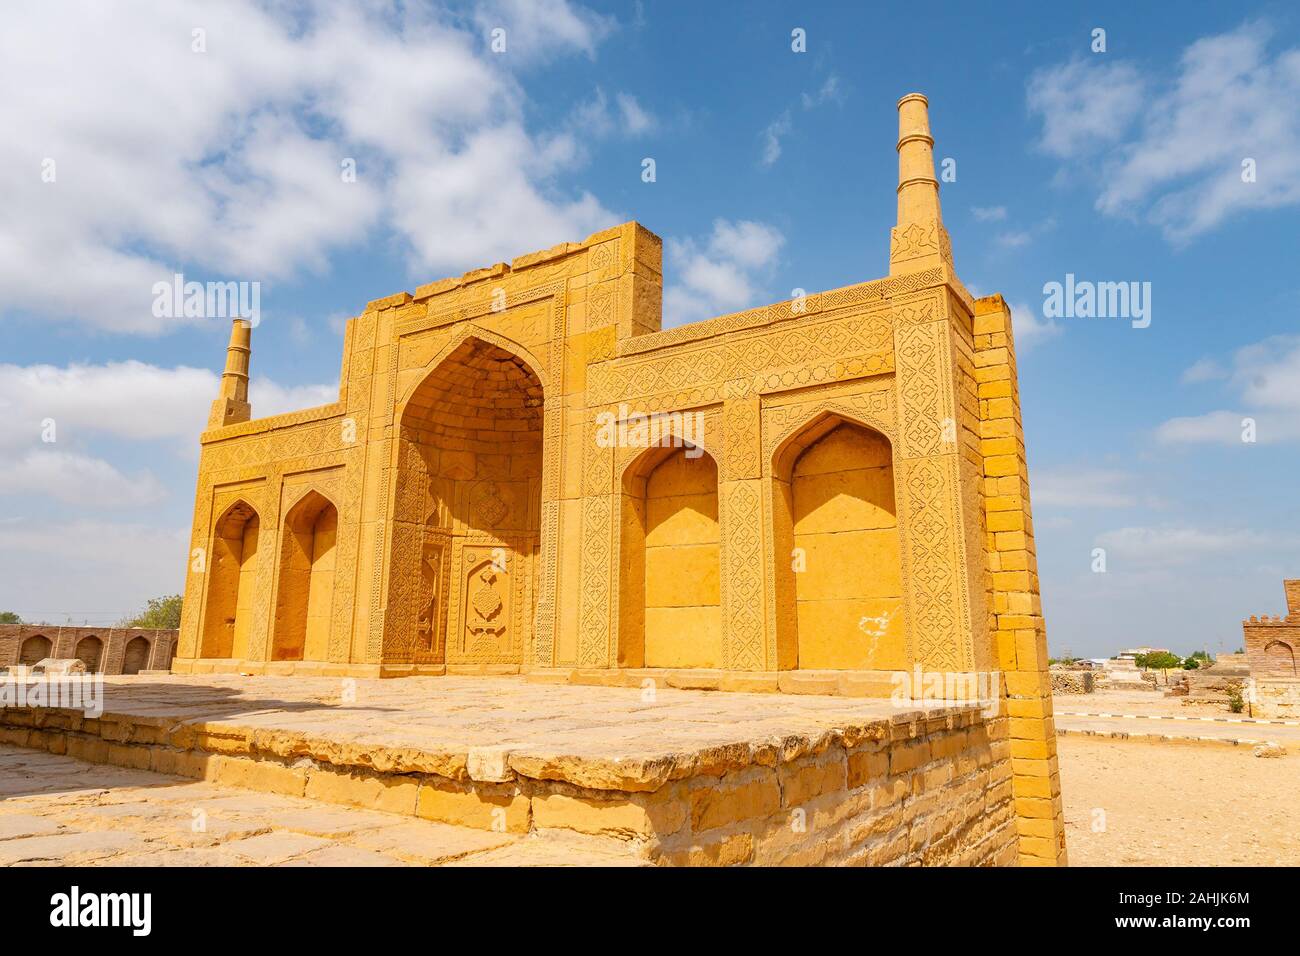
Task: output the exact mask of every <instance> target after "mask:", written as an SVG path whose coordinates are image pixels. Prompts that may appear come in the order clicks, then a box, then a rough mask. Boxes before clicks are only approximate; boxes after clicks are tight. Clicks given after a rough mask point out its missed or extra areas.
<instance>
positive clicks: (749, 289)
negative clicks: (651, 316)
mask: <svg viewBox="0 0 1300 956" xmlns="http://www.w3.org/2000/svg"><path fill="white" fill-rule="evenodd" d="M784 244H785V237H784V236H783V235H782V234H781V233H780V232H779V231H778V230H777V229H775V228H774V227H772V226H769V225H766V224H764V223H760V222H752V221H748V220H741V221H738V222H731V221H728V220H725V219H717V220H715V221H714V223H713V232H712V233H710V235H709V236H708V238H707V239H705V240H703V241H702V242H701V241H697V240H695V239H689V238H688V239H669V240H668V242H667V255H668V263H669V274H668V276H667V278H668V279H670V280H672V281H671V284H670V285H669V286H668V289H667V291H666V292H665V293H664V314H665V317H668V318H666V321H665V323H664V324H665V326H673V325H681V324H683V323H685V322H694V321H697V320H699V319H704V318H709V317H711V316H714V315H717V314H719V313H726V312H732V311H736V310H738V309H741V308H744V307H745V306H747V305H751V304H753V300H754V297H755V296H756V295H757V294H758V290H757V288H756V284H757V280H758V274H759V273H761V272H763V271H764V270H766V269H767V268H768V267H770V266H771V265H772V264H773V263H774V262H775V261H776V258H777V255H778V254H779V253H780V251H781V247H782V246H783V245H784Z"/></svg>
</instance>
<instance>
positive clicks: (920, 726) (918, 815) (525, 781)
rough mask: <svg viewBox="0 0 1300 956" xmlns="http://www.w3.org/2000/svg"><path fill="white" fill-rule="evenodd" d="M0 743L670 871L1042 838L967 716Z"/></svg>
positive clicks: (890, 855)
mask: <svg viewBox="0 0 1300 956" xmlns="http://www.w3.org/2000/svg"><path fill="white" fill-rule="evenodd" d="M0 742H2V743H8V744H14V745H18V746H24V747H32V748H37V749H42V750H48V751H50V752H52V753H59V754H67V755H68V756H72V757H76V758H79V759H83V760H89V761H93V762H97V763H108V764H114V765H118V766H126V767H134V768H138V769H149V770H153V771H156V772H159V773H168V774H175V775H180V776H185V777H190V778H196V779H206V780H211V781H214V782H216V783H218V784H225V785H231V786H238V787H245V788H248V789H252V790H258V791H263V792H272V793H280V794H287V795H291V796H298V797H306V798H308V799H314V800H319V801H321V802H324V803H333V804H343V805H349V806H358V807H366V808H369V809H375V810H382V811H387V812H392V813H399V814H405V815H409V816H417V817H421V818H424V819H430V820H437V821H441V822H445V823H450V824H456V825H460V826H471V827H479V828H482V829H494V830H498V831H502V830H503V831H508V832H513V833H527V832H535V833H538V834H555V833H561V832H570V833H579V834H584V835H589V836H593V837H600V838H604V839H607V840H608V839H616V840H620V841H623V842H624V844H625V845H626V846H627V848H628V850H629V852H632V853H634V854H636V855H637V856H639V857H640V858H642V859H645V860H647V861H650V862H654V863H658V864H660V865H670V866H716V865H907V864H925V865H957V866H967V865H972V866H973V865H1014V864H1015V863H1016V862H1017V856H1018V839H1017V829H1018V827H1017V820H1016V816H1017V813H1019V814H1020V816H1021V817H1023V818H1025V819H1028V820H1030V821H1033V820H1040V819H1041V826H1040V829H1041V830H1042V831H1043V833H1044V834H1047V832H1048V831H1050V830H1051V828H1052V826H1053V821H1052V818H1051V816H1046V817H1042V816H1041V813H1042V812H1043V811H1042V810H1041V809H1040V808H1039V807H1037V806H1032V807H1031V806H1023V807H1022V806H1021V804H1022V803H1023V802H1024V801H1022V800H1017V799H1016V798H1015V797H1014V795H1013V791H1012V768H1011V741H1010V740H1009V739H1008V720H1007V718H996V719H992V720H990V719H987V718H986V717H985V716H984V715H983V714H982V713H981V712H980V711H979V710H978V709H976V708H974V707H961V708H943V709H940V708H934V709H928V710H924V711H910V712H900V713H898V714H894V715H892V716H890V717H874V718H869V719H865V720H864V721H863V722H861V723H860V724H856V725H847V726H845V727H843V728H840V729H836V730H832V731H826V732H823V733H820V734H817V735H813V736H808V735H804V734H791V735H788V736H781V737H773V738H771V739H768V740H763V741H754V742H751V743H750V744H749V745H743V744H738V745H735V746H731V747H711V748H707V749H703V750H700V751H699V752H697V753H666V754H664V755H662V756H661V757H659V758H656V759H646V760H624V759H605V758H601V757H598V756H593V757H578V756H560V755H555V754H546V753H544V752H535V751H529V750H523V751H512V750H510V749H509V748H507V747H474V748H469V749H468V750H467V751H465V752H463V753H461V752H448V751H439V752H424V751H419V750H414V749H411V748H405V747H400V746H396V745H394V746H391V747H383V746H376V745H374V744H373V743H367V742H360V741H353V742H349V741H347V740H344V739H333V740H328V741H326V740H318V739H310V738H306V737H304V736H302V735H301V734H298V733H295V732H293V731H292V730H288V729H286V730H283V731H280V730H267V729H265V728H263V729H258V730H254V729H253V728H251V727H239V726H236V725H234V724H231V723H226V722H222V723H193V722H178V721H177V720H175V719H173V718H169V717H164V716H143V715H136V716H130V715H126V714H113V713H105V714H104V715H102V716H101V717H100V718H98V719H88V718H85V717H83V716H82V715H81V714H80V713H79V712H76V711H70V710H57V709H52V708H47V709H30V708H29V709H17V708H11V709H7V710H5V711H3V712H0ZM1047 809H1048V811H1050V806H1048V807H1047ZM1026 829H1029V830H1031V831H1033V829H1034V828H1033V826H1032V825H1031V826H1030V827H1028V828H1027V827H1026V826H1025V825H1024V824H1023V822H1022V824H1021V825H1020V827H1019V830H1020V832H1021V833H1023V832H1025V830H1026ZM1044 838H1045V837H1044Z"/></svg>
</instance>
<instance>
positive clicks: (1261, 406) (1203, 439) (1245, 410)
mask: <svg viewBox="0 0 1300 956" xmlns="http://www.w3.org/2000/svg"><path fill="white" fill-rule="evenodd" d="M1183 381H1184V382H1188V383H1203V382H1209V381H1223V382H1224V383H1225V386H1226V387H1227V388H1228V389H1229V391H1231V392H1233V393H1235V395H1236V400H1237V402H1238V403H1240V404H1239V408H1238V409H1236V410H1234V409H1217V410H1215V411H1212V412H1207V413H1205V414H1202V415H1192V416H1183V417H1179V418H1171V419H1169V420H1167V421H1165V422H1163V423H1161V424H1160V426H1159V427H1157V429H1156V439H1157V440H1158V441H1161V442H1164V443H1166V444H1205V443H1210V444H1222V445H1241V444H1243V441H1242V435H1243V430H1244V429H1245V428H1246V427H1247V423H1246V421H1245V420H1246V419H1251V420H1252V421H1253V422H1254V433H1255V440H1256V441H1257V442H1259V443H1260V444H1275V443H1279V442H1293V441H1298V440H1300V335H1277V336H1272V337H1270V338H1267V339H1264V340H1263V341H1261V342H1256V343H1253V344H1251V345H1247V346H1244V347H1243V348H1240V349H1238V350H1237V351H1236V352H1235V353H1234V354H1233V356H1232V359H1231V367H1230V368H1226V369H1225V368H1223V367H1221V366H1220V365H1219V364H1218V363H1217V362H1215V361H1213V360H1212V359H1201V360H1200V361H1198V362H1197V363H1196V364H1194V365H1192V366H1191V367H1190V368H1188V369H1187V370H1186V371H1185V372H1184V373H1183Z"/></svg>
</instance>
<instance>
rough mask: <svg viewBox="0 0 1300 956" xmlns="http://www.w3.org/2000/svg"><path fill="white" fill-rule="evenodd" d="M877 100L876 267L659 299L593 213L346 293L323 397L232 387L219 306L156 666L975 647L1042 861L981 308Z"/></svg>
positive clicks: (1009, 439)
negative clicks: (400, 284) (883, 169)
mask: <svg viewBox="0 0 1300 956" xmlns="http://www.w3.org/2000/svg"><path fill="white" fill-rule="evenodd" d="M899 128H900V135H899V140H898V152H899V188H898V199H899V206H898V208H899V214H898V222H897V224H896V226H895V227H894V229H893V230H892V234H891V238H890V259H889V263H890V269H889V275H888V276H887V277H886V278H882V279H877V280H874V281H870V282H865V283H861V284H858V285H852V286H848V287H845V288H842V289H836V290H831V291H828V292H820V293H814V294H811V295H808V296H806V297H801V298H798V299H793V300H790V301H786V302H780V303H776V304H773V305H768V306H764V307H761V308H757V309H751V310H748V311H745V312H741V313H737V314H734V315H728V316H723V317H720V318H715V319H710V320H708V321H705V322H700V323H697V324H694V325H688V326H682V327H678V328H672V329H667V330H664V329H661V314H660V310H661V302H662V286H663V275H662V269H663V266H662V247H661V242H660V240H659V238H658V237H657V236H655V235H653V234H652V233H650V232H648V231H647V230H645V229H644V228H642V227H641V226H640V225H638V224H636V223H625V224H623V225H621V226H617V227H615V228H612V229H609V230H606V231H604V232H600V233H597V234H595V235H593V236H590V237H588V238H587V239H586V240H584V241H583V242H580V243H564V244H561V245H559V246H556V247H554V248H552V249H548V250H545V251H542V252H537V253H532V254H530V255H526V256H521V257H519V258H516V259H515V260H513V261H512V262H511V263H510V264H509V265H506V264H504V263H499V264H497V265H495V266H492V267H490V268H487V269H481V270H478V271H475V272H469V273H466V274H465V275H463V276H461V277H459V278H456V279H446V280H443V281H440V282H435V283H432V284H430V285H426V286H422V287H420V288H419V289H417V290H416V291H415V293H414V294H411V293H406V292H403V293H399V294H397V295H393V296H389V297H387V298H383V299H378V300H376V301H374V302H371V303H370V304H369V305H368V306H367V307H366V310H365V311H364V312H363V313H362V314H361V315H360V316H358V317H356V318H354V319H352V320H350V321H349V322H348V325H347V331H346V335H345V344H344V355H343V367H342V374H341V379H340V388H339V400H338V401H337V402H335V403H333V404H331V405H327V406H323V407H320V408H316V409H308V410H305V411H301V412H296V413H292V414H288V415H280V416H276V417H272V418H264V419H251V418H249V415H250V411H249V407H248V402H247V374H248V359H249V354H250V347H251V345H250V341H249V339H250V336H249V332H248V330H247V329H246V328H243V327H241V325H240V324H239V323H236V328H235V330H234V333H233V335H232V341H231V348H230V352H229V354H228V360H227V366H226V372H225V375H223V380H222V392H221V394H220V396H219V397H218V399H217V402H216V403H214V407H213V416H212V419H211V422H210V428H209V430H208V431H207V432H205V434H204V435H203V436H202V439H201V441H202V457H201V462H200V472H199V481H198V491H197V496H196V501H195V517H194V527H193V537H192V542H191V548H192V554H191V558H192V560H191V565H190V573H189V576H188V579H187V586H186V600H185V610H184V620H183V622H182V628H181V641H180V648H179V651H178V654H177V661H176V665H175V669H176V670H177V671H179V672H184V673H204V672H212V671H234V670H240V671H246V672H254V673H295V674H337V675H356V676H398V675H402V674H444V673H494V672H496V673H500V672H511V673H516V672H522V673H527V674H529V675H531V676H532V677H534V678H535V679H538V680H557V681H559V680H575V681H596V682H601V683H611V684H629V685H631V686H637V685H638V684H640V683H641V682H643V681H645V680H655V679H658V678H659V677H668V676H671V679H672V680H675V681H680V682H685V684H684V686H699V687H713V688H727V687H742V688H744V689H749V690H778V689H782V690H786V689H799V690H804V691H809V690H811V691H814V692H815V691H818V690H822V691H825V690H827V689H830V690H832V691H833V690H835V689H839V690H840V691H841V692H843V691H844V688H845V687H850V688H851V691H850V692H853V693H863V694H869V695H874V696H889V695H890V694H891V693H893V692H894V691H895V690H896V689H897V686H898V679H899V678H900V677H903V678H906V679H908V680H911V679H913V677H914V676H919V675H921V674H922V673H932V672H940V673H959V674H972V673H974V672H980V673H982V674H993V675H995V686H996V687H997V689H998V693H999V697H1000V700H1001V701H1002V703H1000V704H999V705H998V706H999V707H1001V709H1002V718H1004V719H1005V720H1006V721H1007V727H1008V740H1007V741H1004V742H1003V743H1004V744H1005V745H1006V746H1007V747H1008V749H1009V750H1010V753H1011V757H1012V759H1013V762H1014V767H1015V781H1014V782H1015V796H1016V810H1017V814H1018V816H1019V818H1020V821H1021V822H1020V849H1021V857H1022V859H1026V860H1030V861H1037V862H1047V863H1052V862H1061V861H1063V860H1064V833H1063V824H1062V820H1061V816H1060V794H1059V783H1058V775H1057V771H1056V754H1055V733H1054V728H1053V726H1052V721H1051V705H1050V686H1049V683H1048V680H1047V675H1046V666H1047V660H1046V658H1047V655H1046V637H1045V630H1044V627H1043V622H1042V616H1041V608H1040V605H1039V599H1038V580H1037V569H1036V560H1035V555H1034V546H1033V531H1032V523H1031V520H1030V511H1029V494H1028V478H1027V470H1026V467H1025V456H1024V443H1023V434H1022V432H1021V428H1020V412H1019V399H1018V393H1017V387H1016V371H1015V369H1016V366H1015V353H1014V346H1013V342H1012V334H1011V332H1012V330H1011V320H1010V313H1009V310H1008V309H1007V306H1006V304H1005V303H1004V302H1003V300H1002V299H1001V297H1000V296H990V297H986V298H983V299H979V300H972V298H971V296H970V294H969V293H968V292H967V291H966V289H965V287H964V286H963V285H962V284H961V282H960V280H959V279H958V278H957V276H956V273H955V272H954V270H953V265H952V255H951V245H950V242H949V240H948V235H947V232H946V230H945V229H944V226H943V223H942V220H941V216H940V211H939V203H938V182H937V180H936V179H935V177H934V170H933V161H932V156H931V151H932V144H933V140H932V139H931V137H930V134H929V123H928V116H927V107H926V102H925V99H924V97H922V96H920V95H919V94H912V95H910V96H907V97H904V98H903V100H901V101H900V103H899ZM882 245H883V237H882ZM610 434H617V435H619V436H622V437H621V438H620V439H619V440H617V441H612V442H611V441H610V440H608V436H609V435H610ZM304 500H306V501H309V502H310V505H309V506H306V507H305V508H304V506H302V505H301V504H300V502H302V501H304ZM295 508H297V509H299V511H298V512H295ZM326 509H329V510H326ZM322 516H324V517H322ZM304 622H305V623H304ZM280 631H284V633H283V634H281V633H279V632H280ZM300 635H304V636H302V637H300ZM309 649H310V650H309ZM846 682H847V683H846Z"/></svg>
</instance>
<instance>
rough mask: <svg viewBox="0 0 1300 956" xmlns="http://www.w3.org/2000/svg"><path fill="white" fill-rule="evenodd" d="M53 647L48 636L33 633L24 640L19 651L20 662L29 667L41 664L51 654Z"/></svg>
mask: <svg viewBox="0 0 1300 956" xmlns="http://www.w3.org/2000/svg"><path fill="white" fill-rule="evenodd" d="M51 649H52V645H51V644H50V639H49V638H48V637H46V636H45V635H44V634H33V635H32V636H31V637H29V638H27V639H26V640H25V641H23V646H22V647H21V648H20V649H19V651H18V663H19V664H25V665H26V666H28V667H31V666H32V665H33V664H39V663H40V662H41V661H43V660H45V658H47V657H49V656H50V650H51Z"/></svg>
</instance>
